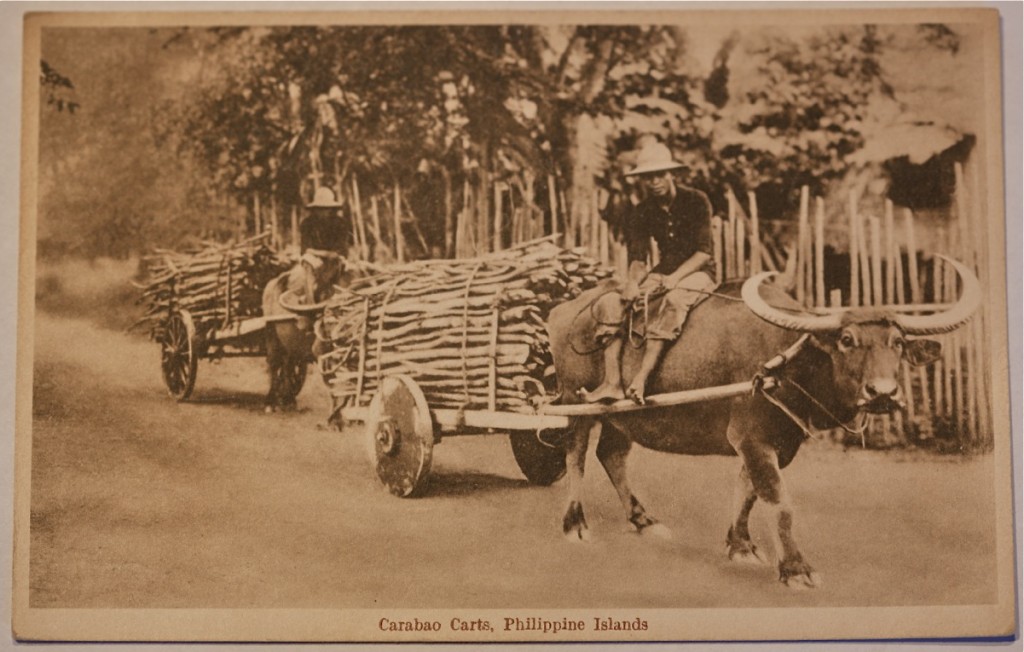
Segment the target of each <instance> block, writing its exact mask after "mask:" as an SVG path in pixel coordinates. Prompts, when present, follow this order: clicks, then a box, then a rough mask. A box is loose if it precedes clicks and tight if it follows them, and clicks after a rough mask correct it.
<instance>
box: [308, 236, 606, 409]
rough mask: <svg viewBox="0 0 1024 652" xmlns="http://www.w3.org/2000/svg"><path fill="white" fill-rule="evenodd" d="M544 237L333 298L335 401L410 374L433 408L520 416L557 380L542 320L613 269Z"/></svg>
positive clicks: (330, 368) (399, 274)
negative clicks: (548, 378)
mask: <svg viewBox="0 0 1024 652" xmlns="http://www.w3.org/2000/svg"><path fill="white" fill-rule="evenodd" d="M550 240H551V238H547V239H544V240H541V241H535V242H532V243H527V244H525V245H523V246H520V247H517V248H514V249H509V250H506V251H502V252H499V253H495V254H490V255H487V256H484V257H480V258H475V259H462V260H457V261H455V260H433V261H423V262H417V263H409V264H405V265H400V266H395V267H391V268H389V269H388V270H387V272H386V273H382V274H378V275H376V276H373V277H368V278H364V279H360V280H359V281H357V282H356V283H354V284H353V285H351V286H350V287H348V288H346V289H345V290H343V291H341V292H340V293H339V294H337V295H336V296H335V297H334V298H333V299H332V300H331V302H330V303H329V304H328V306H327V307H326V309H325V310H324V315H323V318H322V319H321V320H320V322H318V324H317V335H318V337H320V338H321V339H322V340H326V341H329V342H330V343H331V351H330V352H329V353H327V354H325V355H323V356H321V358H320V361H319V363H320V369H321V372H322V373H323V375H324V379H325V381H326V382H327V383H328V385H329V386H330V387H331V395H332V396H333V398H334V401H335V404H352V403H358V404H366V403H368V402H369V400H370V399H371V398H372V397H373V394H374V393H375V392H376V390H377V387H378V386H379V383H380V381H381V379H382V378H383V376H384V375H386V374H396V373H402V374H409V375H411V376H412V377H413V378H414V379H415V380H416V382H417V383H418V384H419V386H420V388H421V389H422V390H423V393H424V395H425V396H426V398H427V402H428V403H429V404H430V405H431V406H432V407H452V408H462V407H469V406H480V407H483V406H486V407H487V408H488V409H515V408H522V407H525V406H527V405H529V403H530V400H531V398H532V397H534V396H543V395H544V394H545V393H546V390H545V387H544V380H545V377H546V376H550V375H551V374H552V373H553V370H552V369H551V368H550V367H551V354H550V351H549V349H548V340H547V334H546V332H545V328H544V320H545V318H546V317H547V314H548V312H549V311H550V309H551V308H552V307H554V306H555V305H556V304H558V303H561V302H562V301H565V300H567V299H570V298H572V297H574V296H576V295H578V294H579V293H580V292H582V291H583V290H585V289H588V288H590V287H593V286H594V285H596V284H597V282H598V281H600V280H601V279H603V278H607V277H608V276H610V275H611V271H610V270H608V269H605V268H603V267H601V266H600V265H599V264H598V263H597V262H596V261H595V260H593V259H590V258H588V257H586V256H584V254H583V250H582V249H575V250H565V249H562V248H560V247H558V246H556V245H555V244H553V243H552V242H551V241H550Z"/></svg>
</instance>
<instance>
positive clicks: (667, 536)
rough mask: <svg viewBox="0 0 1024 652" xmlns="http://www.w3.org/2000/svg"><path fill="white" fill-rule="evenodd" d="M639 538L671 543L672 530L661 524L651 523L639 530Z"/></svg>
mask: <svg viewBox="0 0 1024 652" xmlns="http://www.w3.org/2000/svg"><path fill="white" fill-rule="evenodd" d="M640 534H641V536H643V537H644V538H646V539H657V540H660V541H671V540H672V530H670V529H668V528H667V527H665V526H664V525H662V524H661V523H653V524H651V525H648V526H647V527H645V528H643V529H642V530H640Z"/></svg>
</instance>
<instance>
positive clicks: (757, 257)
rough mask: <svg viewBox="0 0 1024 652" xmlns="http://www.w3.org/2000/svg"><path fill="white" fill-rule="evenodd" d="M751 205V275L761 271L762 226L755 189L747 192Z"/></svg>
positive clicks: (748, 201)
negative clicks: (758, 214)
mask: <svg viewBox="0 0 1024 652" xmlns="http://www.w3.org/2000/svg"><path fill="white" fill-rule="evenodd" d="M747 203H748V204H749V205H750V275H751V276H753V275H755V274H760V273H761V226H760V223H759V222H758V216H757V196H756V195H754V192H753V191H749V192H748V193H747Z"/></svg>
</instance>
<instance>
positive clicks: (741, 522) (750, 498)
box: [725, 466, 765, 563]
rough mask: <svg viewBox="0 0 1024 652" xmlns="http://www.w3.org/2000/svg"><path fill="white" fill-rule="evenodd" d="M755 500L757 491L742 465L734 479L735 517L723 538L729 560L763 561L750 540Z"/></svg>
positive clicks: (762, 557)
mask: <svg viewBox="0 0 1024 652" xmlns="http://www.w3.org/2000/svg"><path fill="white" fill-rule="evenodd" d="M755 502H757V493H756V492H755V491H754V484H753V483H752V482H751V481H750V473H749V472H748V471H747V467H746V466H744V467H743V468H742V469H740V475H739V477H738V478H737V479H736V491H735V494H734V495H733V509H734V513H735V514H736V518H735V520H733V522H732V525H730V526H729V534H728V535H726V539H725V545H726V550H727V552H728V553H729V559H731V560H735V561H741V562H760V563H763V562H764V561H765V558H764V556H763V555H762V554H761V551H760V550H758V548H757V546H755V545H754V542H753V541H751V540H750V525H749V521H750V510H751V509H753V508H754V503H755Z"/></svg>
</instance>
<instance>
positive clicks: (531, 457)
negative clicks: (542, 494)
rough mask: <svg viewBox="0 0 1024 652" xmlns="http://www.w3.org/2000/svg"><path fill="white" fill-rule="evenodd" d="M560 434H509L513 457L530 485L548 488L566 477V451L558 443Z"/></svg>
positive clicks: (526, 432) (521, 432)
mask: <svg viewBox="0 0 1024 652" xmlns="http://www.w3.org/2000/svg"><path fill="white" fill-rule="evenodd" d="M558 434H559V433H558V432H557V431H554V430H543V431H541V432H540V433H536V432H533V431H525V432H524V431H517V432H512V433H509V436H508V437H509V442H510V443H511V444H512V455H513V456H514V457H515V458H516V464H518V465H519V469H520V470H521V471H522V472H523V475H525V476H526V479H527V480H529V481H530V484H536V485H541V486H542V487H546V486H548V485H549V484H551V483H553V482H554V481H555V480H558V479H559V478H561V477H562V476H563V475H565V450H564V449H563V448H562V447H561V445H559V444H558V443H557V442H558V441H559V438H558ZM540 440H543V441H540ZM545 442H549V443H550V445H549V443H545Z"/></svg>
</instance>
